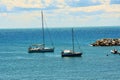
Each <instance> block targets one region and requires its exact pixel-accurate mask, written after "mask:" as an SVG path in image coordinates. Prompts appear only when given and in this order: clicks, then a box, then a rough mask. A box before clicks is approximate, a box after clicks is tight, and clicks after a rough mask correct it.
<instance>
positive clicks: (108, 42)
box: [91, 38, 120, 46]
mask: <svg viewBox="0 0 120 80" xmlns="http://www.w3.org/2000/svg"><path fill="white" fill-rule="evenodd" d="M91 46H120V38H118V39H112V38H104V39H100V40H97V41H96V42H94V43H92V44H91Z"/></svg>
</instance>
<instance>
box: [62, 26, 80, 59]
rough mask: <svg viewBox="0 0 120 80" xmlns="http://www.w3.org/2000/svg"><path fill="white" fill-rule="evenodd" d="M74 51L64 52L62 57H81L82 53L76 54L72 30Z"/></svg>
mask: <svg viewBox="0 0 120 80" xmlns="http://www.w3.org/2000/svg"><path fill="white" fill-rule="evenodd" d="M72 48H73V49H72V50H63V51H62V52H61V56H62V57H81V55H82V52H75V50H74V30H73V28H72Z"/></svg>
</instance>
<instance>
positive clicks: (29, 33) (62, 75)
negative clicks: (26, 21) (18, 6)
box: [0, 27, 120, 80]
mask: <svg viewBox="0 0 120 80" xmlns="http://www.w3.org/2000/svg"><path fill="white" fill-rule="evenodd" d="M74 32H75V40H76V41H75V42H76V43H75V45H76V46H75V48H76V50H79V49H78V48H77V47H78V46H77V44H78V42H79V44H80V47H81V50H82V52H83V55H82V57H76V58H68V57H67V58H62V57H61V54H60V53H61V50H63V49H71V46H72V43H71V28H59V29H58V28H51V29H49V31H48V30H46V29H45V35H46V36H45V39H46V45H48V46H51V41H53V43H54V46H55V52H54V53H36V54H29V53H28V47H29V46H30V45H31V44H34V43H41V42H42V34H41V29H0V80H120V55H113V54H110V50H111V49H113V48H117V49H118V50H120V47H119V46H113V47H91V46H90V45H89V44H91V43H93V42H94V41H96V40H98V39H101V38H120V27H101V28H100V27H98V28H75V29H74ZM49 34H50V35H51V37H49ZM51 38H52V40H50V39H51ZM106 54H109V56H106Z"/></svg>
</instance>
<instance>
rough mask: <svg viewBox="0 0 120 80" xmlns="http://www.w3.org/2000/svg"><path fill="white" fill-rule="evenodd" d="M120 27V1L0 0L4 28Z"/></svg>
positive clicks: (0, 15) (1, 25)
mask: <svg viewBox="0 0 120 80" xmlns="http://www.w3.org/2000/svg"><path fill="white" fill-rule="evenodd" d="M41 11H43V13H44V21H45V26H46V27H55V28H57V27H97V26H103V27H104V26H120V0H0V28H41Z"/></svg>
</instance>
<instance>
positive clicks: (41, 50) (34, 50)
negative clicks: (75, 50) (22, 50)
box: [28, 48, 54, 53]
mask: <svg viewBox="0 0 120 80" xmlns="http://www.w3.org/2000/svg"><path fill="white" fill-rule="evenodd" d="M45 52H54V48H49V49H29V50H28V53H45Z"/></svg>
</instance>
